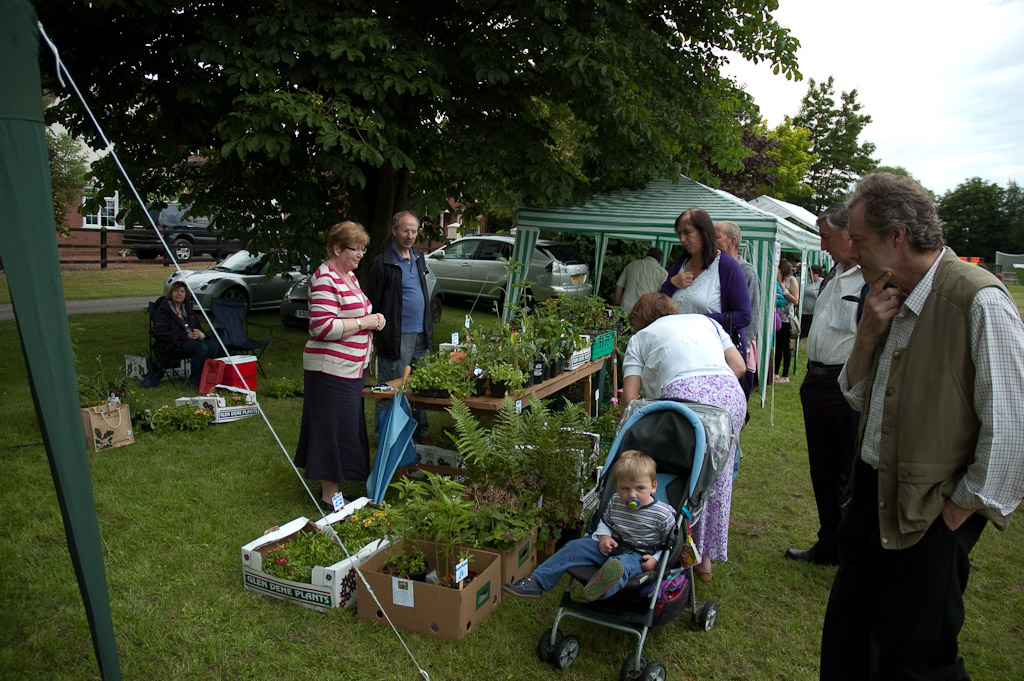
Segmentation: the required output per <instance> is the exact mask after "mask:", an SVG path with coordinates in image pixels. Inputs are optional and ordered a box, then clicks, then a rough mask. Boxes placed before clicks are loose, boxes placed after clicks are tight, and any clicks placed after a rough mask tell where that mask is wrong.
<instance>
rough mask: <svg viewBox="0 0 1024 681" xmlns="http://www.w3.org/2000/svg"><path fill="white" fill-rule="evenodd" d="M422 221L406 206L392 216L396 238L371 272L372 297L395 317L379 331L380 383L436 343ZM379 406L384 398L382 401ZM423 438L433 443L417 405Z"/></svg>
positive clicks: (386, 313) (368, 291)
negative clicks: (419, 244) (419, 243)
mask: <svg viewBox="0 0 1024 681" xmlns="http://www.w3.org/2000/svg"><path fill="white" fill-rule="evenodd" d="M419 234H420V221H419V219H417V217H416V216H415V215H413V214H412V213H411V212H410V211H407V210H403V211H400V212H398V213H395V215H394V217H392V218H391V238H390V239H389V240H388V242H387V243H385V244H384V247H383V248H381V250H380V252H379V253H377V255H375V256H374V257H373V260H372V261H371V262H370V269H369V272H368V273H367V277H366V297H367V298H369V299H370V303H372V305H373V309H375V310H380V311H381V312H382V313H383V314H384V316H385V317H386V318H387V319H389V320H390V323H389V324H388V325H387V327H386V328H385V329H383V330H381V331H378V332H377V333H375V334H374V341H375V343H376V348H377V382H378V383H386V382H388V381H391V380H393V379H396V378H401V377H402V376H403V375H404V374H405V367H407V366H408V367H413V366H415V365H416V363H417V362H418V361H420V359H421V358H422V357H423V356H424V355H426V354H427V352H428V351H429V349H430V348H431V347H432V346H433V343H434V319H433V317H432V316H431V314H430V299H429V298H428V296H429V295H430V290H429V289H428V288H427V262H426V260H425V259H424V257H423V252H422V251H421V250H420V249H418V248H416V247H415V246H414V244H415V243H416V240H417V239H418V238H419ZM376 402H377V409H378V411H379V410H380V409H381V408H383V406H384V404H383V403H384V400H376ZM413 418H415V419H416V423H417V424H418V425H417V426H416V432H415V433H413V438H414V439H415V440H416V441H417V442H423V443H427V444H429V443H430V442H431V440H430V429H429V424H428V422H427V412H426V411H424V410H423V409H415V410H413Z"/></svg>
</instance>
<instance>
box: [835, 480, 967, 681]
mask: <svg viewBox="0 0 1024 681" xmlns="http://www.w3.org/2000/svg"><path fill="white" fill-rule="evenodd" d="M986 522H987V521H986V520H985V517H984V516H981V515H979V514H977V513H975V514H973V515H971V516H970V517H969V518H967V520H966V521H965V522H964V524H963V525H961V526H960V527H959V528H958V529H957V530H956V531H955V532H954V531H951V530H950V529H949V528H948V527H947V526H946V522H945V520H943V519H942V516H941V515H940V516H939V517H938V518H936V519H935V521H934V522H933V523H932V524H931V527H929V529H928V531H927V532H926V533H925V535H924V536H923V537H922V538H921V540H920V541H919V542H917V543H916V544H914V545H912V546H909V547H907V548H904V549H896V550H893V549H885V548H883V547H882V542H881V539H880V536H879V529H878V473H877V472H876V471H875V469H873V468H872V467H871V466H869V465H867V464H866V463H863V462H860V461H858V463H857V469H856V472H855V473H854V492H853V499H852V500H851V502H850V509H849V512H848V513H847V516H846V518H845V519H844V520H843V524H842V525H841V526H840V528H839V536H840V545H839V571H838V572H837V573H836V578H835V581H834V582H833V584H832V592H831V594H830V595H829V599H828V608H827V609H826V611H825V624H824V627H823V629H822V633H821V680H822V681H876V680H877V681H909V680H911V679H913V680H914V681H925V680H931V679H943V680H947V681H967V680H968V679H969V677H968V675H967V672H966V670H965V669H964V664H963V658H961V657H959V656H958V654H957V637H958V635H959V633H960V628H961V626H963V621H964V602H963V594H964V590H965V589H966V588H967V577H968V574H969V573H970V567H971V566H970V558H969V554H970V552H971V549H972V548H973V547H974V544H975V543H976V542H977V541H978V537H980V536H981V531H982V530H983V529H985V523H986Z"/></svg>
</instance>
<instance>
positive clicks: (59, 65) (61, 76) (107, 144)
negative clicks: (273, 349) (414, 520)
mask: <svg viewBox="0 0 1024 681" xmlns="http://www.w3.org/2000/svg"><path fill="white" fill-rule="evenodd" d="M36 25H37V26H38V28H39V35H40V37H41V38H42V39H43V41H44V42H45V43H46V44H47V46H49V48H50V51H51V52H52V53H53V57H54V66H55V69H56V72H57V80H58V82H60V84H61V86H62V87H68V83H70V86H71V89H72V90H74V93H75V95H76V96H77V97H78V101H79V102H80V103H81V105H82V108H83V109H84V110H85V113H86V114H87V115H88V116H89V119H90V120H91V121H92V123H93V126H94V127H95V128H96V132H97V134H99V136H100V139H101V140H102V141H103V144H104V148H105V149H106V150H107V152H108V153H109V154H110V155H111V157H112V158H113V160H114V163H115V164H116V165H117V168H118V170H119V171H120V172H121V176H122V177H123V178H124V180H125V182H126V183H127V184H128V187H129V188H130V189H131V193H132V196H134V197H135V200H136V201H137V202H138V204H139V206H140V207H141V208H143V213H144V214H145V216H146V219H147V220H148V221H149V226H150V228H152V230H153V232H154V233H155V234H156V236H157V238H158V239H159V240H160V243H161V245H163V247H164V252H165V253H166V254H167V256H168V257H169V259H170V261H171V263H172V264H173V265H174V269H175V271H176V272H178V273H179V274H180V273H181V271H182V270H181V266H180V265H179V264H178V260H177V258H175V257H174V252H173V251H172V250H171V248H170V247H169V246H168V245H167V241H166V240H165V239H164V236H163V234H161V233H160V230H159V229H158V228H157V226H156V223H155V222H154V220H153V216H152V215H151V214H150V212H149V211H148V210H145V207H146V202H145V201H143V199H142V196H141V195H140V194H139V191H138V189H137V188H136V187H135V183H134V182H133V181H132V178H131V177H130V176H129V174H128V171H127V170H126V169H125V167H124V166H123V165H122V164H121V159H120V158H119V157H118V155H117V149H116V148H115V145H114V144H113V142H111V141H110V139H109V138H107V135H106V133H105V132H104V131H103V126H101V125H100V122H99V121H98V120H97V119H96V116H95V115H94V114H93V111H92V109H91V108H90V106H89V104H88V102H86V100H85V96H84V95H83V94H82V92H81V90H79V88H78V84H77V83H75V79H74V77H72V75H71V72H70V71H69V70H68V68H67V66H65V65H64V62H63V61H62V60H61V58H60V51H59V50H58V49H57V45H56V44H54V42H53V41H52V40H51V39H50V36H48V35H47V34H46V30H45V29H44V28H43V24H42V22H37V23H36ZM65 78H66V79H67V83H65ZM181 281H183V282H184V283H185V286H187V287H188V290H189V293H191V294H192V299H193V301H194V302H195V304H196V306H197V307H198V308H199V311H200V312H201V313H202V315H203V318H204V319H205V320H206V323H207V324H208V325H209V327H210V330H211V332H212V333H213V336H214V338H216V340H217V344H218V345H220V348H221V350H222V351H223V352H224V355H225V356H227V355H228V354H229V353H228V349H227V347H226V346H225V344H224V340H223V339H222V338H221V336H220V334H219V333H217V329H216V327H214V325H213V322H212V321H211V320H210V316H209V314H208V313H207V311H206V309H205V308H204V307H203V306H202V304H201V303H200V302H199V299H198V298H197V297H196V295H195V292H194V291H193V290H192V287H191V286H190V285H189V283H188V280H187V279H185V278H184V277H183V278H182V279H181ZM239 378H240V379H241V381H242V384H243V386H244V387H245V389H246V390H249V391H250V392H251V394H252V396H253V400H254V401H255V405H256V408H257V409H258V410H259V414H260V416H261V417H262V419H263V422H264V423H265V424H266V426H267V429H268V430H269V431H270V434H271V436H272V437H273V438H274V441H275V442H276V443H277V446H278V448H279V449H280V451H281V454H282V455H283V456H284V458H285V460H286V461H287V462H288V465H289V466H291V468H292V471H293V472H294V473H295V477H296V478H298V480H299V482H300V483H301V484H302V486H303V487H304V488H305V490H306V494H308V495H309V498H310V501H312V502H313V506H314V507H315V508H316V509H317V512H318V513H320V517H321V518H322V519H325V520H326V518H327V516H326V515H325V514H324V511H323V510H322V509H321V508H320V505H319V504H318V503H317V499H316V497H315V496H314V495H313V491H312V490H311V489H310V487H309V485H308V484H306V480H305V479H304V478H303V477H302V474H301V473H300V472H299V469H298V467H296V466H295V462H294V461H292V458H291V456H289V454H288V450H287V449H285V446H284V443H282V442H281V438H280V437H279V436H278V434H277V431H276V430H275V429H274V425H273V424H272V423H271V422H270V419H269V418H268V417H267V414H266V412H264V411H263V407H262V406H261V405H260V403H259V399H258V398H257V397H256V391H255V390H250V388H249V384H248V381H246V379H245V377H244V376H241V375H239ZM324 531H325V532H327V533H328V534H329V535H330V536H331V538H332V539H334V540H335V541H337V542H338V544H339V545H340V546H341V548H342V550H343V551H344V552H345V555H346V557H349V558H351V557H352V554H351V553H349V550H348V548H347V547H346V546H345V544H344V542H342V541H341V540H340V538H339V537H338V535H337V533H336V532H335V531H334V528H332V527H331V525H330V524H329V523H325V524H324ZM355 570H356V574H357V575H358V576H359V579H360V580H362V582H363V585H364V586H365V587H366V589H367V591H368V592H369V593H370V595H371V596H372V597H373V600H374V602H375V603H376V604H377V606H378V607H379V608H380V611H381V612H382V613H384V617H385V619H386V620H387V622H388V625H389V626H390V627H391V630H392V631H393V632H394V633H395V636H396V637H397V638H398V641H399V642H400V643H401V644H402V647H403V648H405V652H406V654H407V655H408V656H409V659H410V660H412V663H413V665H415V667H416V670H417V671H418V672H419V674H420V676H421V677H422V678H423V679H425V680H426V681H430V674H428V673H427V671H426V670H425V669H423V667H422V666H420V664H419V662H418V661H417V660H416V657H415V656H414V655H413V653H412V651H411V650H410V649H409V646H408V645H407V644H406V642H405V639H403V638H402V634H401V632H399V631H398V629H397V627H395V625H394V623H392V621H391V618H390V617H388V614H387V611H386V610H385V609H384V607H383V605H382V604H381V602H380V599H379V598H378V597H377V594H376V593H375V592H374V590H373V588H372V587H371V586H370V584H369V582H367V581H366V578H365V577H364V576H363V572H362V570H360V569H359V568H358V567H357V568H356V569H355Z"/></svg>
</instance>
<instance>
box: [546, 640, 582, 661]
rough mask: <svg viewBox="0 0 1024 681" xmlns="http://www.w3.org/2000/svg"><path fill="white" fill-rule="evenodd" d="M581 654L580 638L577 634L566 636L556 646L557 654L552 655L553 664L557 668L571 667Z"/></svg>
mask: <svg viewBox="0 0 1024 681" xmlns="http://www.w3.org/2000/svg"><path fill="white" fill-rule="evenodd" d="M579 654H580V640H579V639H578V638H576V637H575V636H566V637H565V638H563V639H562V640H561V641H559V642H558V645H556V646H555V654H554V655H552V659H551V664H553V665H555V667H556V668H557V669H565V668H566V667H571V666H572V663H573V662H575V661H576V658H577V656H579Z"/></svg>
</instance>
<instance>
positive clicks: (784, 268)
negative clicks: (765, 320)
mask: <svg viewBox="0 0 1024 681" xmlns="http://www.w3.org/2000/svg"><path fill="white" fill-rule="evenodd" d="M776 281H777V282H778V284H779V288H780V289H781V290H782V298H783V299H784V300H785V305H783V306H782V307H781V308H780V309H779V316H780V317H781V318H782V327H781V328H780V329H779V330H778V331H776V332H775V382H776V383H789V363H790V362H791V361H792V358H793V348H792V340H793V333H792V328H791V327H790V323H789V322H790V320H791V319H793V318H794V316H795V315H796V310H795V307H794V306H795V305H796V302H797V301H798V300H800V298H799V296H800V285H799V284H798V283H797V281H796V277H794V276H793V266H792V265H790V264H789V261H788V260H786V259H785V258H783V259H781V260H779V270H778V275H777V279H776ZM780 369H781V372H780Z"/></svg>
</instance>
